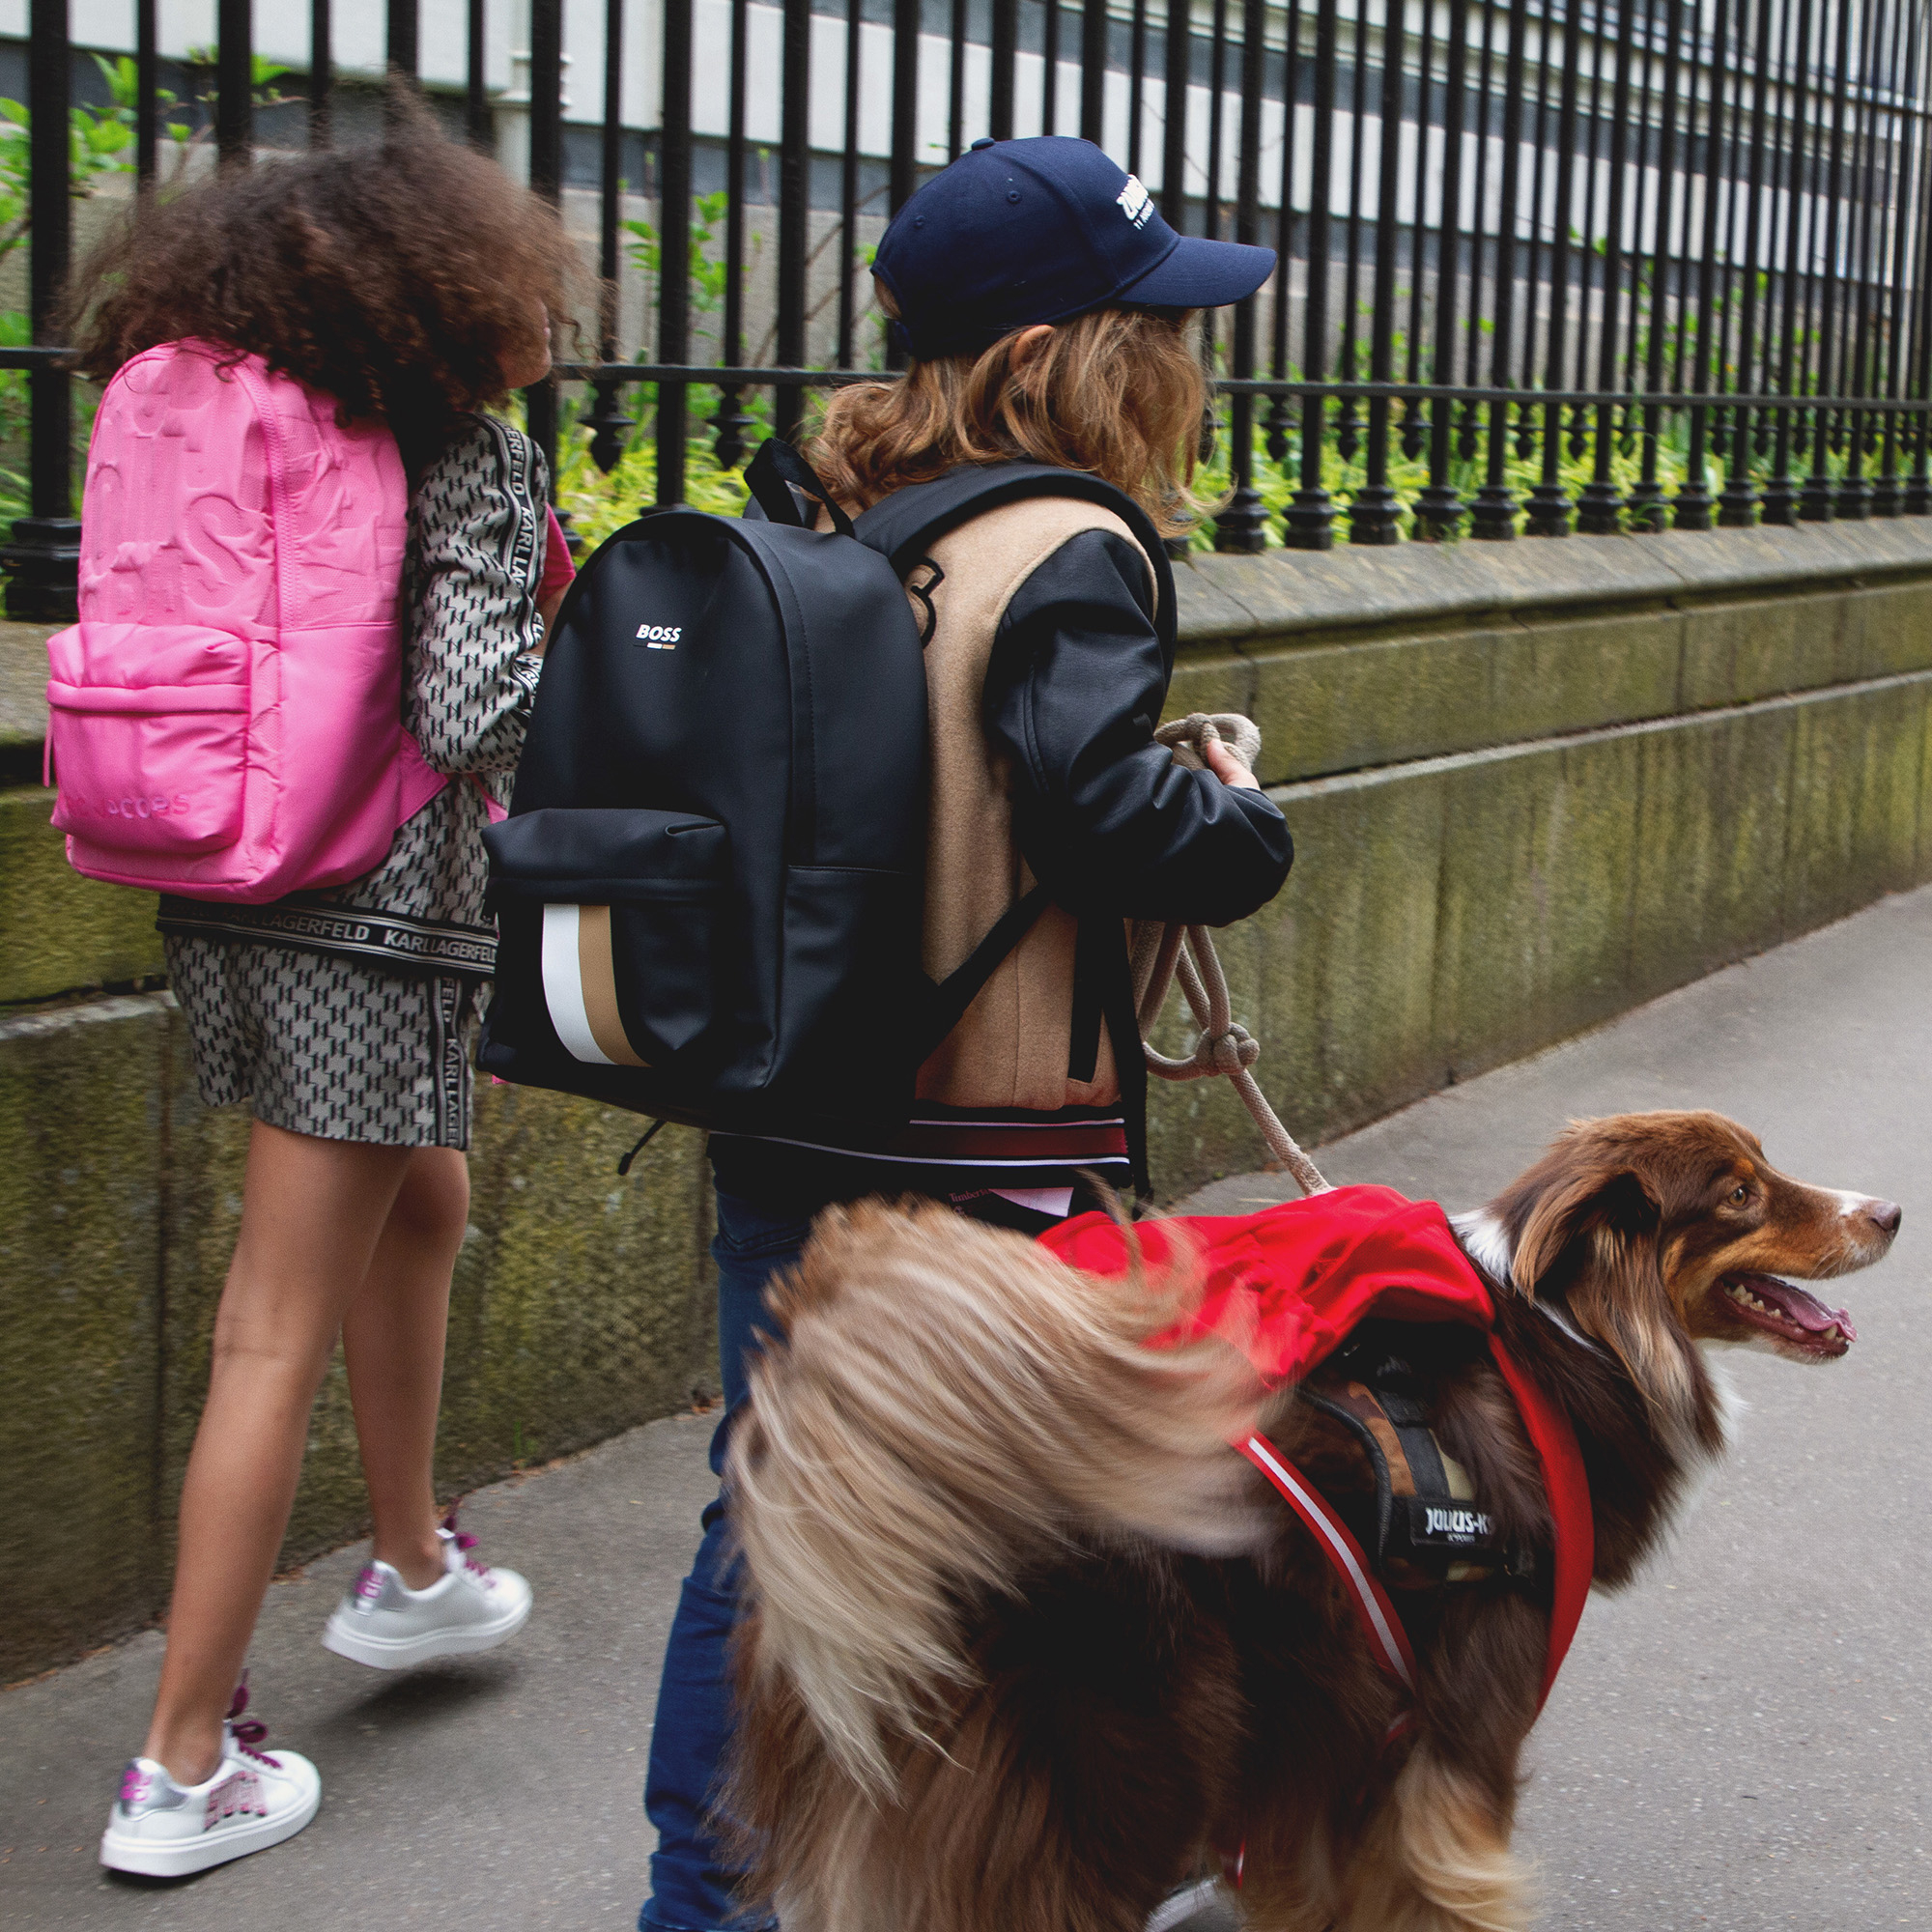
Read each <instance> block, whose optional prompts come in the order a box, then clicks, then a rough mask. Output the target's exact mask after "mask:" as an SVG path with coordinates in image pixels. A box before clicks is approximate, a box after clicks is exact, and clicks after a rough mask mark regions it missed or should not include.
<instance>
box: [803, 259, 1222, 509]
mask: <svg viewBox="0 0 1932 1932" xmlns="http://www.w3.org/2000/svg"><path fill="white" fill-rule="evenodd" d="M879 293H880V298H881V301H882V302H883V303H885V304H886V305H887V307H888V309H889V310H890V300H889V298H887V296H886V292H885V291H884V289H881V290H880V292H879ZM1191 321H1192V317H1191V316H1177V315H1175V314H1173V313H1172V312H1167V313H1159V312H1155V311H1152V310H1148V309H1132V308H1101V309H1094V310H1093V311H1091V312H1090V313H1089V314H1086V315H1083V316H1077V317H1075V318H1074V320H1073V321H1071V322H1064V323H1060V324H1058V325H1057V326H1056V327H1054V329H1053V332H1052V333H1051V334H1050V335H1049V336H1047V338H1046V339H1045V340H1044V341H1043V342H1041V343H1040V344H1038V346H1037V347H1036V348H1035V349H1034V350H1033V352H1032V354H1031V355H1027V356H1026V357H1024V358H1023V359H1022V360H1021V361H1020V363H1019V366H1018V367H1015V366H1014V358H1013V345H1014V342H1015V341H1016V340H1017V338H1018V337H1019V336H1020V334H1022V333H1023V331H1022V330H1019V329H1015V330H1013V332H1012V333H1011V334H1009V335H1004V336H1002V337H1001V338H1000V340H999V341H997V342H996V343H994V344H993V345H992V347H991V348H990V349H984V350H981V351H980V353H979V354H978V355H943V356H935V357H934V358H933V359H932V360H930V361H924V362H914V363H913V364H912V365H911V366H910V367H909V368H908V369H907V370H906V373H905V375H904V376H903V377H902V378H900V379H899V380H898V381H897V382H894V383H860V384H853V385H852V386H851V387H850V388H844V389H838V390H835V391H834V392H833V394H832V395H831V397H830V398H829V399H828V400H827V402H826V403H825V405H824V413H823V415H822V416H821V418H820V420H819V424H818V430H817V434H816V436H815V437H814V439H813V440H812V442H811V444H810V448H809V449H808V450H807V452H806V454H807V455H808V457H809V458H810V462H811V464H812V467H813V468H814V469H816V470H817V471H818V473H819V475H820V476H821V477H823V478H824V480H825V482H826V483H827V484H828V485H829V486H830V487H831V489H832V491H833V494H834V495H835V496H837V497H838V498H839V499H840V500H841V501H843V502H845V503H847V504H849V505H852V506H854V507H855V508H859V509H865V508H869V507H870V505H872V504H873V503H876V502H877V501H878V500H879V498H880V497H887V496H890V495H891V494H892V492H893V491H895V490H897V489H899V488H901V487H902V486H904V485H906V484H909V483H924V482H929V481H930V480H931V479H932V478H933V477H935V476H938V475H940V474H941V473H942V472H943V471H945V470H948V469H954V468H956V467H957V466H958V465H960V464H962V463H1009V462H1011V461H1013V460H1015V459H1018V460H1021V461H1024V462H1031V463H1051V464H1055V465H1057V466H1059V467H1060V468H1061V469H1088V470H1092V471H1093V473H1094V475H1096V476H1100V477H1103V478H1104V479H1105V480H1106V481H1107V482H1109V483H1112V484H1114V485H1115V486H1116V487H1117V488H1119V489H1121V490H1123V491H1125V492H1126V494H1127V495H1128V496H1130V497H1133V498H1134V500H1135V501H1136V502H1137V503H1139V504H1140V505H1141V507H1142V508H1143V509H1145V510H1146V511H1147V513H1148V515H1149V516H1150V517H1151V519H1152V520H1153V524H1154V526H1155V528H1156V529H1158V530H1159V531H1160V532H1161V534H1162V535H1163V536H1176V535H1179V533H1180V532H1182V531H1183V530H1186V529H1188V528H1189V527H1191V526H1192V525H1193V523H1194V521H1195V519H1196V518H1197V517H1198V516H1199V515H1200V512H1201V505H1200V504H1199V502H1198V501H1197V500H1196V498H1195V496H1194V492H1193V482H1194V469H1195V465H1196V462H1197V461H1198V459H1199V451H1200V440H1201V419H1202V412H1203V410H1204V409H1205V408H1206V406H1207V397H1208V392H1207V384H1206V381H1205V379H1204V378H1203V376H1202V372H1201V360H1200V357H1199V355H1197V354H1196V353H1195V349H1194V346H1193V344H1192V342H1191V341H1190V339H1189V331H1188V325H1189V323H1190V322H1191Z"/></svg>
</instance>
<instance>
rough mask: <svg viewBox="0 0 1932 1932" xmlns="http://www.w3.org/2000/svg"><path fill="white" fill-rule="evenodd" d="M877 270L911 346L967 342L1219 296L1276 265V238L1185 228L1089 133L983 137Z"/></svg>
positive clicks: (926, 192)
mask: <svg viewBox="0 0 1932 1932" xmlns="http://www.w3.org/2000/svg"><path fill="white" fill-rule="evenodd" d="M872 272H873V273H874V274H875V275H876V276H877V277H878V278H879V280H880V281H881V282H883V283H884V284H885V286H886V287H887V288H888V289H889V290H890V291H891V292H892V297H893V299H894V301H895V302H896V303H897V305H898V311H899V318H898V329H899V337H900V341H901V343H902V345H903V346H904V348H905V349H906V350H907V351H908V352H909V353H910V354H911V355H915V356H918V357H920V358H921V359H926V358H929V357H931V356H935V355H963V354H966V353H968V352H972V351H977V350H980V349H984V348H987V347H989V346H990V345H991V344H992V343H994V342H997V341H998V340H999V338H1000V337H1001V336H1003V335H1005V334H1007V333H1008V332H1009V330H1012V329H1015V328H1024V327H1028V326H1029V325H1031V324H1033V323H1037V322H1067V321H1070V320H1071V319H1072V318H1073V317H1074V316H1076V315H1085V314H1086V313H1087V312H1088V311H1089V310H1090V309H1096V308H1106V307H1111V306H1115V305H1121V306H1127V307H1134V308H1164V309H1189V308H1220V307H1221V306H1222V305H1223V304H1225V303H1227V302H1236V301H1240V300H1242V299H1243V298H1245V297H1248V296H1251V295H1253V294H1254V292H1255V291H1256V290H1257V289H1258V288H1260V287H1261V285H1262V284H1263V283H1264V281H1266V280H1267V278H1268V277H1269V275H1271V274H1272V273H1273V272H1274V250H1273V249H1272V248H1251V247H1249V246H1247V245H1246V244H1245V243H1243V242H1239V241H1202V240H1201V239H1200V238H1199V237H1197V236H1192V235H1177V234H1176V233H1175V231H1174V230H1173V229H1172V228H1170V227H1169V226H1168V225H1167V223H1166V222H1165V221H1163V220H1162V219H1161V216H1160V211H1159V210H1158V209H1157V208H1156V207H1155V206H1154V204H1153V198H1152V196H1151V195H1150V194H1149V193H1148V191H1147V189H1146V188H1145V187H1143V186H1142V185H1141V184H1140V183H1139V182H1138V181H1137V180H1136V179H1135V178H1134V177H1133V176H1132V175H1130V174H1127V173H1125V172H1123V171H1122V169H1121V168H1119V167H1117V166H1116V165H1115V164H1114V163H1113V162H1112V161H1110V160H1109V159H1108V158H1107V156H1106V155H1105V153H1104V152H1103V151H1102V150H1101V149H1099V148H1096V147H1095V146H1094V143H1093V142H1092V141H1081V140H1076V139H1074V138H1073V136H1071V135H1068V134H1037V135H1034V136H1033V137H1031V138H1030V139H1027V140H1023V141H993V140H982V141H975V142H974V143H973V146H972V147H971V148H970V149H969V150H968V151H967V152H966V153H965V154H963V155H961V156H959V158H958V159H957V160H956V161H954V162H953V163H952V166H951V167H949V168H945V169H942V170H941V172H940V173H938V174H936V175H934V176H933V178H932V179H931V180H930V181H929V182H927V183H926V185H924V186H923V188H921V189H920V191H919V192H918V193H917V194H915V195H914V196H913V197H912V199H911V200H909V201H908V202H907V203H906V205H905V206H904V207H903V208H902V209H900V210H899V212H898V213H897V214H896V215H895V216H894V217H893V224H892V226H891V227H890V228H888V229H887V230H886V233H885V238H884V240H883V241H880V243H879V249H878V253H877V255H876V256H875V257H874V259H873V263H872Z"/></svg>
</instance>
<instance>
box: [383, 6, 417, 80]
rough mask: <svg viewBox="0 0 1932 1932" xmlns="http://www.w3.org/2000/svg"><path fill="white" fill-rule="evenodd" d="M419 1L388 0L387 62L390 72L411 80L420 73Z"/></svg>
mask: <svg viewBox="0 0 1932 1932" xmlns="http://www.w3.org/2000/svg"><path fill="white" fill-rule="evenodd" d="M421 46H422V10H421V3H420V0H389V37H388V61H389V68H390V71H392V72H395V73H404V74H408V75H409V77H410V78H411V79H412V80H413V79H414V78H415V77H416V75H417V74H418V73H419V72H420V71H422V52H421Z"/></svg>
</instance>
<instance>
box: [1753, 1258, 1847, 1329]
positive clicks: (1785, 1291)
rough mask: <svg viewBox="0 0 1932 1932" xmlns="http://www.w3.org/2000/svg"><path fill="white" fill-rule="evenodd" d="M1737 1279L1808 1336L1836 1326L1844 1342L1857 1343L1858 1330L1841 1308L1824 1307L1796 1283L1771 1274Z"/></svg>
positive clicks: (1767, 1305)
mask: <svg viewBox="0 0 1932 1932" xmlns="http://www.w3.org/2000/svg"><path fill="white" fill-rule="evenodd" d="M1738 1279H1739V1280H1740V1281H1741V1282H1742V1283H1743V1284H1744V1285H1745V1287H1747V1289H1749V1290H1750V1292H1751V1293H1753V1294H1754V1295H1756V1296H1757V1298H1758V1299H1759V1300H1760V1301H1761V1302H1763V1303H1764V1304H1765V1306H1766V1307H1767V1308H1775V1309H1776V1310H1777V1312H1778V1313H1779V1314H1780V1315H1782V1316H1783V1317H1784V1318H1785V1320H1786V1321H1792V1322H1795V1323H1796V1324H1797V1325H1798V1326H1799V1327H1800V1328H1802V1329H1804V1332H1805V1333H1806V1334H1807V1335H1822V1334H1823V1333H1824V1332H1825V1330H1826V1329H1827V1328H1832V1327H1835V1328H1836V1329H1837V1330H1838V1332H1839V1333H1840V1334H1841V1335H1843V1336H1844V1338H1845V1340H1846V1341H1847V1342H1856V1341H1857V1340H1858V1339H1859V1331H1858V1330H1857V1329H1856V1328H1854V1327H1853V1326H1852V1318H1851V1317H1850V1316H1849V1315H1847V1314H1846V1313H1845V1311H1844V1310H1843V1309H1842V1308H1827V1307H1826V1306H1825V1304H1824V1303H1823V1302H1822V1301H1820V1300H1819V1299H1818V1297H1817V1296H1816V1295H1815V1294H1812V1293H1808V1292H1807V1291H1805V1290H1804V1289H1802V1288H1800V1287H1799V1286H1798V1285H1797V1284H1796V1283H1795V1282H1789V1281H1779V1280H1778V1278H1777V1277H1776V1275H1774V1274H1747V1275H1740V1276H1739V1277H1738Z"/></svg>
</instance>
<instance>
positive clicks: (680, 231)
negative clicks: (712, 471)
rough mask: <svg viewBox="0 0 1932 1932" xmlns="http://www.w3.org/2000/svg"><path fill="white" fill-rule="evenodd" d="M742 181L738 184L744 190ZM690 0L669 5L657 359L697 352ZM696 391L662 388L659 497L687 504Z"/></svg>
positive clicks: (677, 359)
mask: <svg viewBox="0 0 1932 1932" xmlns="http://www.w3.org/2000/svg"><path fill="white" fill-rule="evenodd" d="M736 187H737V189H738V191H739V192H741V193H742V192H743V184H742V183H739V184H736ZM690 260H691V0H664V104H663V108H662V111H661V112H660V114H659V117H658V360H659V361H660V362H662V363H665V364H667V365H668V366H671V367H675V366H676V365H677V364H678V363H681V362H685V361H688V360H689V359H690V355H691V276H690V273H689V272H688V268H687V265H688V264H689V262H690ZM689 403H690V393H689V391H688V390H687V389H686V388H685V385H684V384H682V383H666V382H660V383H659V384H658V421H657V458H658V483H657V499H658V501H659V502H660V503H681V502H683V500H684V439H685V433H686V430H687V427H688V423H689V408H688V406H689Z"/></svg>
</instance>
